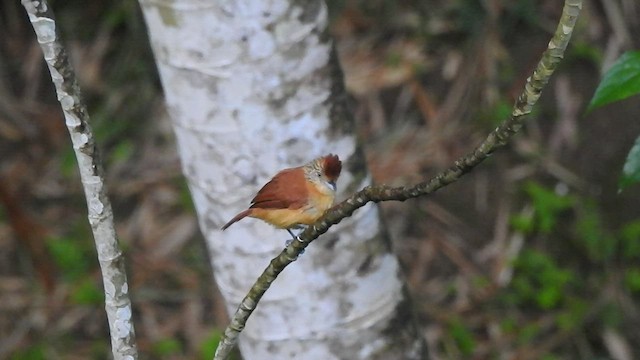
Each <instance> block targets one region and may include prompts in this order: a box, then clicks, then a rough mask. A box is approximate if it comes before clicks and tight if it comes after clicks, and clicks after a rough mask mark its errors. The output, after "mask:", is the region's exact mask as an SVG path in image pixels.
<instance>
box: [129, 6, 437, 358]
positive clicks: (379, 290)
mask: <svg viewBox="0 0 640 360" xmlns="http://www.w3.org/2000/svg"><path fill="white" fill-rule="evenodd" d="M140 4H141V7H142V10H143V13H144V16H145V20H146V22H147V26H148V28H149V34H150V39H151V43H152V47H153V50H154V53H155V56H156V62H157V65H158V69H159V72H160V76H161V79H162V84H163V87H164V91H165V96H166V101H167V106H168V109H169V113H170V115H171V118H172V122H173V127H174V131H175V134H176V139H177V144H178V151H179V152H180V156H181V159H182V164H183V170H184V173H185V175H186V176H187V179H188V182H189V187H190V189H191V193H192V196H193V198H194V202H195V205H196V210H197V213H198V217H199V222H200V228H201V230H202V232H203V234H204V235H205V237H206V239H207V244H208V249H209V252H210V258H211V261H212V266H213V270H214V274H215V277H216V282H217V285H218V287H219V288H220V291H221V292H222V294H223V296H224V298H225V300H226V303H227V308H228V310H229V312H233V311H234V310H235V309H236V307H237V306H238V303H239V302H240V300H241V299H242V297H243V296H244V295H245V294H246V291H247V290H248V289H249V288H250V287H251V285H252V284H253V282H254V281H255V279H256V277H257V276H258V275H259V274H260V272H261V271H262V270H263V269H264V268H265V267H266V266H267V264H268V263H269V261H270V259H271V258H272V257H273V256H275V255H276V254H277V253H278V252H279V251H280V250H282V248H283V246H284V243H285V240H287V238H289V235H288V234H287V233H286V232H285V231H282V230H276V229H273V228H271V227H270V226H268V225H266V224H264V223H262V222H260V221H259V220H255V219H245V220H243V221H241V222H239V223H237V224H235V225H233V226H232V227H231V228H229V229H228V230H226V231H224V232H222V231H220V227H221V225H222V224H224V223H225V222H226V221H227V220H229V219H230V218H231V217H232V216H233V215H235V214H236V213H237V212H239V211H241V210H243V209H246V208H247V206H248V205H249V201H250V200H251V198H252V197H253V195H254V194H255V193H256V191H257V190H258V189H259V188H260V186H262V184H264V183H265V182H266V181H268V180H269V178H270V177H271V176H273V175H274V174H275V173H276V172H277V171H278V170H280V169H282V168H285V167H290V166H298V165H301V164H303V163H305V162H307V161H309V160H310V159H312V158H314V157H317V156H319V155H324V154H327V153H334V154H337V155H339V156H340V158H341V159H343V172H342V175H341V177H340V179H339V181H338V187H339V193H338V200H340V199H341V198H344V194H346V193H351V192H353V191H354V190H356V189H360V188H362V187H364V186H365V185H367V184H369V181H370V177H369V175H368V173H367V172H366V166H365V163H364V158H363V156H362V155H361V152H360V150H359V148H358V146H357V144H356V139H355V136H354V129H353V127H354V124H353V121H352V118H351V115H350V113H349V112H348V111H347V109H346V106H345V101H346V100H345V99H346V95H345V92H344V88H343V86H342V75H341V73H340V70H339V67H338V64H337V61H335V56H333V55H332V54H333V52H332V43H331V39H330V38H329V36H328V34H327V30H326V27H327V9H326V6H325V4H324V3H323V2H320V1H308V2H292V3H289V2H286V1H264V2H262V1H255V2H251V1H224V2H214V3H212V2H208V1H181V2H145V1H140ZM378 216H379V214H378V209H377V207H376V206H371V205H369V206H367V207H365V208H363V209H361V210H359V211H357V212H356V213H355V214H354V216H353V217H352V218H350V219H346V220H345V221H343V222H342V223H340V224H339V225H337V226H335V227H333V228H332V229H331V230H330V231H329V232H328V233H326V234H325V235H323V236H321V237H320V238H319V239H318V240H317V241H316V242H314V243H313V244H311V245H310V246H309V248H308V250H307V252H306V253H305V254H303V255H302V256H301V257H300V258H299V259H298V260H297V261H296V262H295V263H293V264H292V265H291V266H290V267H289V268H288V269H286V270H285V271H284V272H283V273H282V274H281V275H280V278H279V279H278V280H276V282H275V283H274V284H273V286H272V288H271V289H269V291H267V293H266V294H265V296H264V298H263V299H262V301H261V303H260V304H259V306H258V308H257V309H256V311H255V313H254V314H253V316H252V317H251V318H250V319H249V321H248V323H247V326H246V328H245V330H244V331H243V333H242V335H241V339H240V350H241V352H242V354H243V356H244V358H245V359H266V358H268V359H301V358H304V359H322V360H327V359H421V358H424V357H426V350H425V346H424V342H423V340H422V338H421V336H420V334H419V332H418V330H417V328H416V326H415V322H414V319H413V317H412V312H411V306H410V303H409V301H408V297H407V292H406V291H405V287H404V282H403V278H402V274H401V271H400V268H399V265H398V261H397V259H396V257H395V256H394V255H393V254H392V253H391V250H390V246H389V241H388V239H387V237H386V234H385V232H384V230H383V229H382V227H381V224H380V222H379V217H378Z"/></svg>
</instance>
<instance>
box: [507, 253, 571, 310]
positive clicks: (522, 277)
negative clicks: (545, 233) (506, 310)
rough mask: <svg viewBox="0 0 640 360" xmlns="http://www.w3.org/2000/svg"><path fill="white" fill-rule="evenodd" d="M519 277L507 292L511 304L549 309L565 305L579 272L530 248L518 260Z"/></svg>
mask: <svg viewBox="0 0 640 360" xmlns="http://www.w3.org/2000/svg"><path fill="white" fill-rule="evenodd" d="M514 270H515V272H516V276H514V278H513V280H512V281H511V284H510V287H509V291H507V293H506V294H505V299H506V300H507V302H508V303H511V304H513V305H516V306H523V305H524V306H526V305H529V304H533V305H535V306H536V307H537V308H539V309H542V310H549V309H552V308H556V307H558V306H560V305H561V303H562V302H563V301H564V300H565V297H566V295H567V294H568V289H569V286H570V285H571V283H572V282H575V274H573V273H572V272H571V271H569V270H566V269H563V268H561V267H560V266H559V265H558V264H557V263H556V261H555V260H554V259H553V258H552V257H550V256H549V255H547V254H545V253H542V252H539V251H536V250H531V249H527V250H525V251H523V252H522V253H521V254H520V256H519V257H518V258H517V259H516V261H515V264H514Z"/></svg>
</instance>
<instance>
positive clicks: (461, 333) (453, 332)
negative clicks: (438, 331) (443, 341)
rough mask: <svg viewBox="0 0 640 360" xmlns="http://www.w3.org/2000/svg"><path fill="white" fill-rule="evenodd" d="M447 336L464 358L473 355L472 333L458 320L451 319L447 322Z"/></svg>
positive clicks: (473, 341) (474, 344)
mask: <svg viewBox="0 0 640 360" xmlns="http://www.w3.org/2000/svg"><path fill="white" fill-rule="evenodd" d="M448 330H449V335H450V336H451V337H452V338H453V340H454V342H455V344H456V346H457V348H458V350H459V351H460V352H461V353H462V355H464V356H469V355H471V354H473V350H474V348H475V346H476V342H475V340H474V335H473V332H472V331H471V330H470V329H468V328H467V327H466V325H465V324H464V323H463V322H462V321H460V319H453V320H451V321H450V322H449V327H448Z"/></svg>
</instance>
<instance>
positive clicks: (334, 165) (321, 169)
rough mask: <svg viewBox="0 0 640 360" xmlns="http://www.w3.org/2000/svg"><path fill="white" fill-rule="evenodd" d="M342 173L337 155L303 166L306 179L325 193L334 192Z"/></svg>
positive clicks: (320, 158) (327, 156)
mask: <svg viewBox="0 0 640 360" xmlns="http://www.w3.org/2000/svg"><path fill="white" fill-rule="evenodd" d="M340 171H342V162H341V161H340V159H339V158H338V155H333V154H329V155H326V156H322V157H319V158H317V159H314V160H312V161H311V162H310V163H308V164H307V165H305V166H304V173H305V176H306V178H307V179H308V180H309V181H311V182H312V183H314V184H316V186H318V188H319V189H320V190H321V191H322V192H325V193H335V192H336V181H337V180H338V177H339V176H340Z"/></svg>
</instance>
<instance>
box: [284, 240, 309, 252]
mask: <svg viewBox="0 0 640 360" xmlns="http://www.w3.org/2000/svg"><path fill="white" fill-rule="evenodd" d="M293 240H298V241H301V240H300V238H299V237H297V236H296V237H295V238H294V239H289V240H287V241H285V242H284V246H285V247H289V245H291V244H292V243H293ZM302 254H304V249H302V250H300V255H302Z"/></svg>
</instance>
